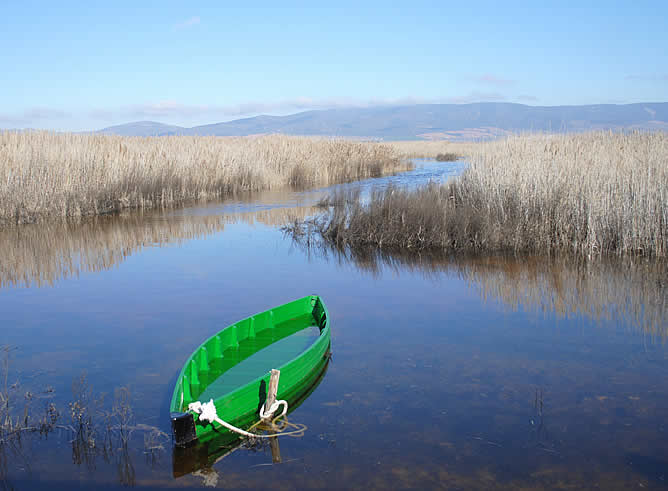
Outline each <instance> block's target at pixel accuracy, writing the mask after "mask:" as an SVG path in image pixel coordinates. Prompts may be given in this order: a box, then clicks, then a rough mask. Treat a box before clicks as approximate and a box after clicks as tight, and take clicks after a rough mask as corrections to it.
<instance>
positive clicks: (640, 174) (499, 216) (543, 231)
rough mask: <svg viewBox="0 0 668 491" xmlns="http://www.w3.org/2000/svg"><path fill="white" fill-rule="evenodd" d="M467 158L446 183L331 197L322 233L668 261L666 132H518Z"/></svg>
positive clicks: (446, 246)
mask: <svg viewBox="0 0 668 491" xmlns="http://www.w3.org/2000/svg"><path fill="white" fill-rule="evenodd" d="M470 159H471V160H470V161H471V164H470V167H469V168H468V169H467V170H466V171H465V172H464V173H463V175H462V176H460V177H458V178H456V179H454V180H451V181H450V182H448V183H446V184H445V185H442V186H438V185H435V184H432V185H429V186H426V187H423V188H421V189H418V190H417V191H403V190H399V189H393V188H390V189H387V190H385V191H381V192H376V193H373V194H372V196H371V199H370V200H368V201H367V202H361V201H360V200H359V199H356V198H355V197H354V196H353V197H350V196H348V197H346V196H338V197H334V198H333V199H332V200H331V201H332V203H334V204H335V206H332V207H330V210H329V213H328V214H327V215H326V216H325V217H324V218H321V219H320V220H319V222H318V227H319V229H320V231H321V233H322V234H323V236H324V237H325V238H327V239H328V240H330V241H332V242H334V243H336V244H339V245H341V244H343V245H345V244H351V245H363V244H373V245H377V246H380V247H385V248H395V249H412V250H423V249H442V250H446V251H473V252H490V251H513V252H534V253H552V252H557V251H567V252H570V253H575V254H579V255H585V256H591V255H597V254H606V255H607V254H613V255H641V256H657V257H666V255H667V252H668V134H667V133H633V134H619V133H615V134H613V133H602V132H598V133H589V134H580V135H528V136H515V137H510V138H508V139H505V140H501V141H496V142H489V143H480V144H477V146H476V147H474V151H473V152H472V153H471V155H470ZM337 204H338V206H336V205H337Z"/></svg>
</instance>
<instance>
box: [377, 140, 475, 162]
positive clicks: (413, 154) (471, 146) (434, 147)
mask: <svg viewBox="0 0 668 491" xmlns="http://www.w3.org/2000/svg"><path fill="white" fill-rule="evenodd" d="M383 145H388V146H390V147H392V148H393V149H394V150H395V151H396V152H397V153H398V154H399V155H400V156H401V157H403V158H425V159H435V158H437V157H438V156H439V155H447V154H452V155H455V156H457V157H465V156H468V155H470V154H471V153H473V152H474V150H475V149H476V148H477V147H478V145H479V144H478V143H475V142H453V141H448V140H432V141H425V140H404V141H391V142H384V143H383Z"/></svg>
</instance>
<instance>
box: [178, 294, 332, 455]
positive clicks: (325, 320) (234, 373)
mask: <svg viewBox="0 0 668 491" xmlns="http://www.w3.org/2000/svg"><path fill="white" fill-rule="evenodd" d="M329 349H330V328H329V315H328V312H327V308H326V307H325V304H324V303H323V301H322V299H321V298H320V297H318V296H317V295H309V296H307V297H304V298H300V299H299V300H295V301H293V302H289V303H286V304H284V305H281V306H278V307H274V308H272V309H270V310H267V311H265V312H261V313H259V314H255V315H252V316H250V317H248V318H246V319H243V320H241V321H239V322H236V323H235V324H232V325H231V326H228V327H226V328H224V329H223V330H221V331H220V332H218V333H217V334H215V335H213V336H211V337H210V338H209V339H207V340H206V341H205V342H204V343H202V344H201V345H200V346H199V347H198V348H197V349H196V350H195V352H194V353H193V354H192V355H191V356H190V357H189V358H188V360H187V361H186V363H185V364H184V365H183V368H182V369H181V372H180V373H179V376H178V378H177V381H176V386H175V387H174V393H173V395H172V401H171V404H170V413H171V415H172V428H173V431H174V437H175V441H176V444H177V445H187V444H190V443H192V442H193V441H194V440H195V439H196V440H198V441H199V442H206V441H208V440H211V439H213V438H220V437H221V436H222V437H224V436H226V434H229V435H230V436H233V434H232V433H230V432H229V431H228V430H227V429H225V428H220V427H218V425H217V424H215V423H214V424H213V425H212V424H209V423H205V424H202V423H200V422H199V421H197V416H195V415H194V414H191V413H190V412H188V405H189V404H190V403H191V402H195V401H201V402H208V401H209V399H213V401H214V405H215V406H216V412H217V413H218V417H219V418H220V419H222V420H224V421H226V422H228V423H230V424H232V425H234V426H237V427H239V428H247V427H249V426H251V425H252V424H253V423H255V422H256V421H258V419H259V414H258V413H259V410H260V408H261V407H262V405H263V404H264V402H265V399H266V395H267V387H268V384H269V378H270V371H271V369H272V368H276V369H278V370H280V371H281V378H280V382H279V386H278V394H277V398H278V399H285V400H286V401H288V404H290V403H291V401H296V400H298V399H300V398H301V397H303V395H304V394H305V393H307V392H308V391H309V389H310V388H311V387H312V386H313V382H314V380H315V378H317V376H318V375H319V374H320V373H321V372H323V370H324V368H325V367H326V365H327V361H328V359H329ZM193 422H194V423H193ZM193 424H194V431H193V428H192V426H193Z"/></svg>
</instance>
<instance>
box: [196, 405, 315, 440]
mask: <svg viewBox="0 0 668 491" xmlns="http://www.w3.org/2000/svg"><path fill="white" fill-rule="evenodd" d="M280 406H283V412H282V413H281V414H280V415H278V416H276V417H275V418H274V419H273V420H272V424H273V423H274V422H275V421H276V420H277V419H279V418H282V417H283V416H285V414H286V413H287V412H288V403H287V401H284V400H279V401H276V402H274V403H273V404H272V405H271V406H270V407H269V411H268V412H266V413H265V412H264V404H263V405H262V407H261V408H260V417H261V418H262V419H268V418H270V417H271V416H272V415H273V414H274V413H275V412H276V410H278V408H279V407H280ZM188 411H191V412H193V413H195V414H197V415H198V416H197V418H198V420H199V421H202V422H204V423H210V424H213V422H214V421H215V422H216V423H218V424H219V425H221V426H224V427H225V428H227V429H228V430H230V431H232V432H234V433H237V434H239V435H242V436H247V437H249V438H275V437H277V436H287V435H293V436H297V435H299V434H302V435H303V434H304V430H305V427H304V428H299V429H297V430H294V431H283V432H280V433H274V434H271V435H259V434H257V433H251V432H249V431H246V430H242V429H241V428H237V427H236V426H234V425H231V424H230V423H227V422H226V421H223V420H222V419H220V418H219V417H218V413H217V412H216V406H215V405H214V403H213V399H211V400H209V402H205V403H204V404H202V403H201V402H200V401H196V402H191V403H190V404H188ZM257 424H258V423H256V424H255V425H253V426H252V427H251V428H254V427H255V426H257ZM292 426H293V427H294V425H292Z"/></svg>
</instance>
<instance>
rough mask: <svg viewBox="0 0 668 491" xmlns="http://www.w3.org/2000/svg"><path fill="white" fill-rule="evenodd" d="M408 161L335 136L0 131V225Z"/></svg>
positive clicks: (354, 173) (304, 183)
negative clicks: (143, 135) (148, 135)
mask: <svg viewBox="0 0 668 491" xmlns="http://www.w3.org/2000/svg"><path fill="white" fill-rule="evenodd" d="M407 168H408V164H407V163H405V162H402V161H401V159H400V158H399V157H398V156H397V155H396V152H395V151H394V150H393V149H391V148H390V147H388V146H386V145H378V144H374V143H357V142H350V141H342V140H326V139H314V138H300V137H289V136H279V135H274V136H266V137H247V138H216V137H185V136H175V137H157V138H128V137H120V136H108V135H83V134H57V133H48V132H0V184H1V186H2V187H0V224H4V225H8V224H21V223H30V222H36V221H40V220H43V219H52V218H77V217H82V216H87V215H99V214H106V213H113V212H117V211H120V210H123V209H127V208H142V209H148V208H155V207H162V206H170V205H174V204H178V203H182V202H187V201H192V200H200V199H212V198H219V197H221V196H224V195H228V194H233V193H236V192H241V191H249V190H261V189H271V188H278V187H282V186H293V187H297V188H307V187H314V186H326V185H329V184H333V183H338V182H345V181H351V180H355V179H361V178H367V177H373V176H379V175H382V174H386V173H392V172H397V171H400V170H406V169H407Z"/></svg>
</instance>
